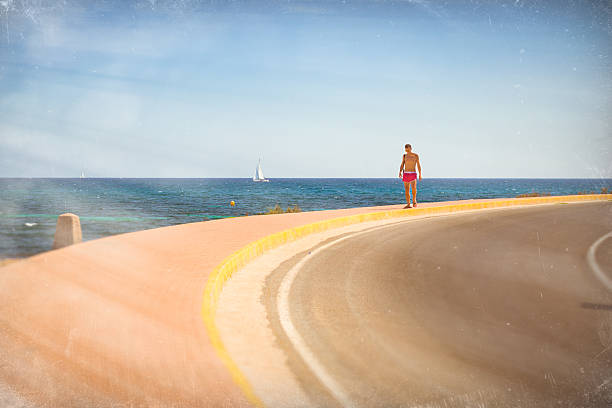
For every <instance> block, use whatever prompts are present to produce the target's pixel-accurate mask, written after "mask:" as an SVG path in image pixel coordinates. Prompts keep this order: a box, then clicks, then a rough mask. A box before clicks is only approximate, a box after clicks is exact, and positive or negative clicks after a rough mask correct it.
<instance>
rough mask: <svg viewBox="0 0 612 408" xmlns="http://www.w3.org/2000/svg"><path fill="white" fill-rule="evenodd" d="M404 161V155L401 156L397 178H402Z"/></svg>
mask: <svg viewBox="0 0 612 408" xmlns="http://www.w3.org/2000/svg"><path fill="white" fill-rule="evenodd" d="M405 160H406V155H403V156H402V164H400V170H399V177H400V178H402V171H404V161H405Z"/></svg>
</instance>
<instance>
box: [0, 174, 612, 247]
mask: <svg viewBox="0 0 612 408" xmlns="http://www.w3.org/2000/svg"><path fill="white" fill-rule="evenodd" d="M418 187H419V191H418V198H419V201H420V202H427V201H447V200H462V199H470V198H497V197H516V196H517V195H519V194H524V193H531V192H539V193H550V194H553V195H559V194H576V193H579V192H597V193H599V192H600V191H601V189H602V188H607V189H608V190H612V179H441V178H440V179H424V180H422V181H421V182H419V185H418ZM230 201H235V203H236V206H235V207H233V208H232V207H231V206H230ZM401 203H404V186H403V183H402V182H401V181H400V180H399V179H332V178H325V179H272V180H271V181H270V182H269V183H254V182H253V181H252V180H250V179H140V178H139V179H127V178H126V179H97V178H93V179H9V178H0V258H4V257H8V258H11V257H25V256H30V255H33V254H36V253H40V252H43V251H47V250H49V249H51V246H52V244H53V235H54V233H55V223H56V220H57V216H58V215H59V214H62V213H66V212H71V213H74V214H77V215H78V216H79V217H80V219H81V226H82V230H83V239H84V240H91V239H96V238H101V237H106V236H109V235H114V234H121V233H125V232H131V231H138V230H143V229H148V228H157V227H163V226H167V225H175V224H183V223H188V222H199V221H208V220H214V219H219V218H225V217H235V216H244V215H247V214H253V213H261V212H265V211H267V210H268V209H270V208H272V207H274V206H275V205H276V204H279V205H281V206H282V207H283V208H286V207H288V206H294V205H298V206H299V207H300V208H301V209H302V210H303V211H320V210H328V209H338V208H350V207H361V206H375V205H388V204H401Z"/></svg>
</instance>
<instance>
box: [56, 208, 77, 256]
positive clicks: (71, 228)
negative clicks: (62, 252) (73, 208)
mask: <svg viewBox="0 0 612 408" xmlns="http://www.w3.org/2000/svg"><path fill="white" fill-rule="evenodd" d="M82 240H83V236H82V233H81V221H80V220H79V217H78V215H74V214H70V213H66V214H62V215H60V216H59V217H58V218H57V226H56V227H55V239H54V240H53V249H58V248H63V247H66V246H68V245H72V244H77V243H79V242H81V241H82Z"/></svg>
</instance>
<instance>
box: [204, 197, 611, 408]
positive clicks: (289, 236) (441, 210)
mask: <svg viewBox="0 0 612 408" xmlns="http://www.w3.org/2000/svg"><path fill="white" fill-rule="evenodd" d="M598 200H612V194H585V195H570V196H548V197H529V198H512V199H507V200H499V199H496V200H495V201H485V202H482V201H481V202H465V203H459V204H452V205H442V206H438V207H422V208H411V209H401V210H388V211H377V212H371V213H366V214H357V215H350V216H345V217H338V218H333V219H330V220H324V221H319V222H315V223H311V224H306V225H301V226H298V227H294V228H290V229H287V230H283V231H280V232H277V233H274V234H271V235H268V236H266V237H264V238H261V239H259V240H257V241H254V242H251V243H250V244H248V245H246V246H244V247H242V248H240V249H239V250H237V251H235V252H234V253H233V254H231V255H230V256H228V257H227V258H226V259H225V260H224V261H223V262H221V263H220V264H219V265H217V266H216V267H215V268H214V270H213V271H212V272H211V274H210V275H209V278H208V282H207V283H206V287H205V289H204V296H203V301H202V319H203V320H204V324H205V325H206V328H207V331H208V335H209V337H210V340H211V343H212V345H213V347H214V349H215V351H216V352H217V354H218V355H219V357H220V358H221V360H222V361H223V363H224V364H225V366H226V367H227V369H228V370H229V371H230V373H231V375H232V378H233V380H234V381H235V382H236V384H237V385H238V386H239V387H240V388H241V389H242V391H243V393H244V394H245V396H246V398H247V399H248V400H249V402H250V403H251V404H253V405H255V406H257V407H263V406H264V405H263V403H262V402H261V400H260V399H259V398H258V397H257V395H256V394H255V392H254V391H253V387H252V386H251V384H250V383H249V382H248V381H247V379H246V377H245V376H244V375H243V374H242V372H241V371H240V369H239V368H238V366H237V365H236V363H234V361H233V360H232V358H231V357H230V355H229V353H228V352H227V350H226V348H225V346H224V345H223V342H222V341H221V335H220V333H219V330H218V328H217V325H216V323H215V315H216V310H217V303H218V300H219V295H220V294H221V291H222V290H223V286H224V284H225V282H227V281H228V280H229V279H230V278H231V277H232V275H233V274H234V273H235V272H236V271H238V270H239V269H241V268H242V267H243V266H245V265H246V264H247V263H249V262H250V261H252V260H253V259H255V258H256V257H258V256H260V255H262V254H263V253H264V252H267V251H269V250H271V249H274V248H277V247H279V246H281V245H283V244H286V243H289V242H292V241H295V240H297V239H300V238H302V237H304V236H307V235H310V234H313V233H317V232H323V231H326V230H329V229H333V228H338V227H344V226H347V225H352V224H357V223H362V222H366V221H378V220H383V219H390V218H401V217H412V216H423V215H433V214H448V213H454V212H461V211H468V210H479V209H489V208H501V207H514V206H524V205H534V204H554V203H569V202H579V201H598Z"/></svg>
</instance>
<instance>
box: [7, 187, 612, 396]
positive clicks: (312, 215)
mask: <svg viewBox="0 0 612 408" xmlns="http://www.w3.org/2000/svg"><path fill="white" fill-rule="evenodd" d="M611 199H612V195H584V196H566V197H539V198H526V199H497V200H469V201H462V202H446V203H423V204H419V208H417V209H408V210H402V209H401V208H402V207H403V205H396V206H385V207H368V208H354V209H346V210H332V211H320V212H304V213H296V214H280V215H262V216H250V217H240V218H231V219H223V220H215V221H209V222H201V223H192V224H184V225H179V226H172V227H165V228H159V229H152V230H146V231H139V232H134V233H129V234H123V235H118V236H113V237H108V238H104V239H99V240H95V241H89V242H85V243H81V244H78V245H74V246H70V247H66V248H63V249H59V250H55V251H50V252H46V253H43V254H40V255H37V256H33V257H31V258H28V259H25V260H22V261H19V262H16V263H13V264H10V265H7V266H4V267H2V268H0V405H3V404H2V403H4V405H9V404H11V405H14V406H52V407H55V406H62V407H89V406H97V407H98V406H108V407H111V406H112V407H141V406H142V407H145V406H147V407H202V406H214V407H217V406H219V407H240V406H253V405H255V406H257V405H264V402H266V400H269V398H267V397H266V396H261V395H260V393H261V392H260V391H259V390H260V388H257V387H253V384H252V381H250V380H249V376H248V375H245V374H244V371H245V368H244V365H243V364H242V363H240V361H244V356H245V355H248V354H251V355H256V354H258V353H259V349H258V348H257V347H258V343H257V342H255V341H254V342H253V343H252V344H248V339H247V344H246V345H245V344H244V342H242V343H243V344H242V346H240V345H237V344H232V345H231V346H229V347H227V346H226V344H227V343H228V340H230V341H229V343H231V339H228V336H231V331H230V332H228V331H227V330H228V328H230V329H231V328H232V327H233V328H234V329H233V330H238V331H240V330H242V329H244V332H245V333H247V332H249V330H255V329H257V327H259V326H258V324H261V322H260V323H255V322H252V321H251V320H250V317H249V316H250V315H249V311H248V310H240V309H239V308H234V309H231V307H230V308H229V309H228V307H227V304H226V305H225V306H223V305H221V306H223V307H222V308H221V309H219V312H220V315H219V316H217V310H218V308H219V307H220V306H219V301H220V300H221V301H223V296H222V293H223V287H224V285H225V284H226V283H227V282H228V281H229V280H230V278H231V277H232V275H233V274H234V273H237V272H238V271H239V270H241V269H243V268H244V267H245V266H246V265H249V263H250V262H252V261H254V260H256V259H257V258H258V256H259V255H261V254H263V253H266V252H268V251H271V250H273V249H274V248H279V247H281V246H284V245H285V244H290V243H292V242H296V243H297V242H298V240H300V239H305V238H307V237H309V236H315V235H316V234H327V235H321V237H320V238H318V241H317V242H315V243H314V244H315V245H318V244H320V243H322V242H324V241H325V240H326V239H329V238H330V237H331V236H332V235H333V233H332V231H334V230H338V231H341V229H342V228H344V229H347V231H348V229H350V230H351V232H356V231H358V230H360V227H358V226H360V225H361V226H363V228H375V227H381V226H383V225H384V226H386V225H390V224H392V223H396V222H399V221H402V220H407V219H411V218H415V219H416V218H425V217H435V216H438V215H448V214H452V213H458V212H472V213H473V212H480V211H481V210H482V211H489V210H488V209H493V208H506V207H507V208H519V207H523V206H539V205H541V206H542V208H553V207H558V205H557V204H559V203H573V202H582V201H605V202H608V201H609V200H611ZM572 206H573V204H572ZM568 207H569V206H568ZM495 211H497V210H495ZM363 228H362V229H363ZM438 234H439V235H440V236H442V235H443V234H444V231H439V232H438ZM497 238H498V236H491V240H492V241H495V239H497ZM377 239H378V240H382V239H383V237H382V236H381V237H378V238H377ZM405 239H410V236H408V237H405ZM302 250H303V248H302ZM345 256H346V255H343V254H338V255H337V257H339V258H340V259H344V257H345ZM363 262H364V264H365V263H366V260H365V259H364V260H363ZM264 269H265V268H264ZM327 273H329V274H332V275H333V271H332V270H328V271H327ZM440 279H443V278H440ZM317 282H319V283H320V284H324V283H325V278H324V277H321V278H320V279H319V280H318V281H317ZM279 289H282V283H280V282H279ZM242 290H244V288H242ZM254 290H255V288H254V289H253V291H254ZM304 290H306V291H307V289H304ZM234 293H238V292H234ZM254 296H255V297H256V298H259V297H260V295H259V294H255V295H254ZM274 296H276V295H274ZM288 301H289V302H293V301H294V300H291V299H288ZM264 307H265V305H264ZM329 307H333V305H332V306H329ZM221 318H223V319H226V320H227V319H230V320H232V322H229V323H227V322H219V319H221ZM323 320H325V319H323ZM330 321H332V322H333V319H331V320H330ZM279 324H280V325H282V323H279ZM242 335H244V333H242ZM237 337H240V336H237ZM237 349H240V350H237ZM233 350H237V353H238V355H240V356H241V357H239V358H238V360H235V359H234V354H233ZM249 370H250V371H249ZM274 370H275V368H274V367H271V368H270V373H275V372H277V371H274ZM246 371H247V372H251V373H252V372H253V367H252V366H251V367H250V368H249V367H246ZM278 372H279V373H280V372H282V370H281V371H278ZM270 375H273V374H270ZM272 380H273V379H272ZM279 380H280V379H279ZM295 383H296V384H297V383H300V382H299V381H298V380H296V381H295ZM315 383H317V385H315V387H323V388H325V387H324V385H323V386H322V385H321V384H320V383H319V382H317V381H315ZM300 384H302V385H303V382H301V383H300ZM271 392H273V390H272V391H271ZM296 392H299V391H296ZM299 398H304V399H303V400H302V401H303V402H304V405H309V404H310V403H311V402H312V397H311V396H308V395H305V394H304V395H302V394H300V396H299ZM326 398H330V399H329V400H328V399H326ZM276 401H278V400H276ZM321 401H323V402H321ZM321 401H319V402H320V403H321V404H322V405H326V404H327V403H328V402H329V401H335V402H334V403H340V404H341V403H342V401H338V398H334V395H333V393H332V394H331V395H328V396H327V397H323V399H322V400H321ZM361 403H362V401H361Z"/></svg>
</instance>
